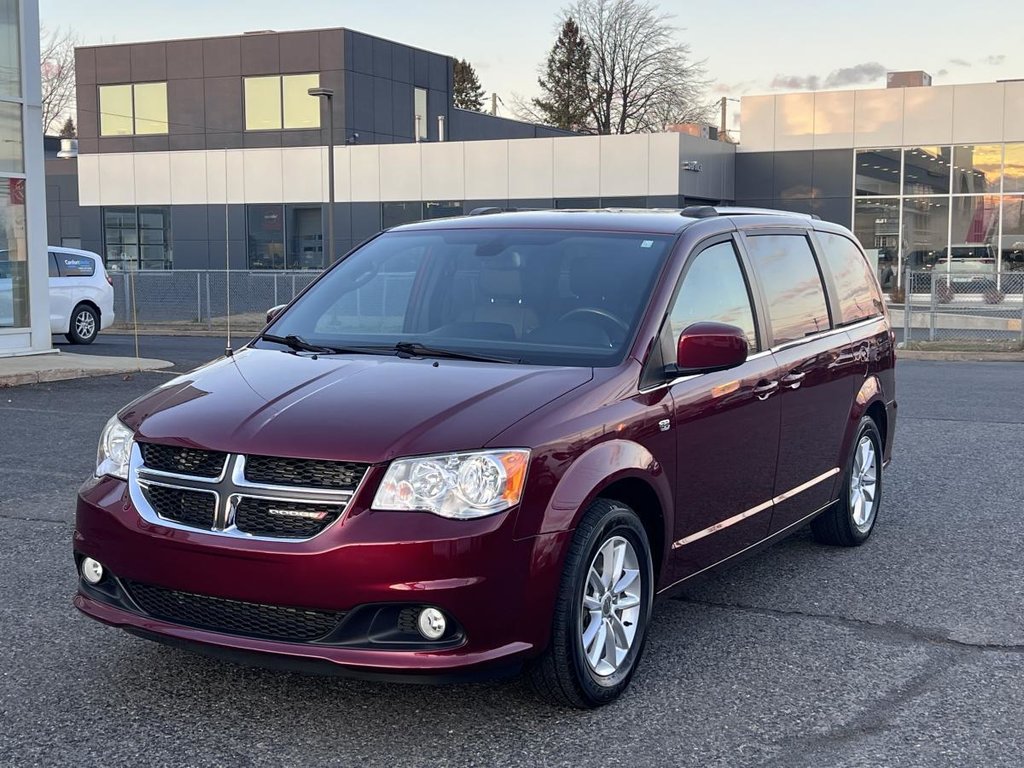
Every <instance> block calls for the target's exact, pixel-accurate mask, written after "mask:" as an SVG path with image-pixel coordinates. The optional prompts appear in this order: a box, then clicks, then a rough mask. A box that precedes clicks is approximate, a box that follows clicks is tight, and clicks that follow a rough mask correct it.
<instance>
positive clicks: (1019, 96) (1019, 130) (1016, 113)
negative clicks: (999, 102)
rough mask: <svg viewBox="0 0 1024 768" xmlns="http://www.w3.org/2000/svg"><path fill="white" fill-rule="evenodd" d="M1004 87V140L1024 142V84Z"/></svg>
mask: <svg viewBox="0 0 1024 768" xmlns="http://www.w3.org/2000/svg"><path fill="white" fill-rule="evenodd" d="M1003 85H1004V86H1005V90H1004V96H1003V140H1004V141H1024V82H1019V81H1018V82H1014V83H1004V84H1003Z"/></svg>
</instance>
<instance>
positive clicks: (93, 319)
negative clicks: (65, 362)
mask: <svg viewBox="0 0 1024 768" xmlns="http://www.w3.org/2000/svg"><path fill="white" fill-rule="evenodd" d="M99 332H100V315H99V313H98V312H97V311H96V310H95V309H93V308H92V307H90V306H89V305H88V304H79V305H78V306H77V307H75V311H74V312H72V313H71V327H70V328H69V329H68V332H67V333H66V334H64V337H65V338H66V339H67V340H68V341H70V342H71V343H72V344H92V343H93V342H94V341H96V335H97V334H98V333H99Z"/></svg>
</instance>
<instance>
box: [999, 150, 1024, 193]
mask: <svg viewBox="0 0 1024 768" xmlns="http://www.w3.org/2000/svg"><path fill="white" fill-rule="evenodd" d="M1004 163H1005V165H1004V166H1003V191H1004V192H1024V144H1007V145H1006V159H1005V161H1004Z"/></svg>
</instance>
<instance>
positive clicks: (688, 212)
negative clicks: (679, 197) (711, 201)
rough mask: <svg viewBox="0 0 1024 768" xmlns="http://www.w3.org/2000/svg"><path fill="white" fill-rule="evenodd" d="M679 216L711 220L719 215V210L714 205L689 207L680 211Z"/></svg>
mask: <svg viewBox="0 0 1024 768" xmlns="http://www.w3.org/2000/svg"><path fill="white" fill-rule="evenodd" d="M679 215H680V216H689V217H690V218H691V219H710V218H711V217H712V216H717V215H718V210H717V209H716V208H715V206H713V205H688V206H686V207H685V208H683V209H682V210H681V211H679Z"/></svg>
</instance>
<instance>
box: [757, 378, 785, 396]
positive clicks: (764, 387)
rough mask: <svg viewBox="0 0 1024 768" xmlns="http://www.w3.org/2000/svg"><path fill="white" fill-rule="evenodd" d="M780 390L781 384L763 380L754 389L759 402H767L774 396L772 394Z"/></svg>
mask: <svg viewBox="0 0 1024 768" xmlns="http://www.w3.org/2000/svg"><path fill="white" fill-rule="evenodd" d="M778 388H779V382H777V381H774V380H773V381H767V380H766V379H761V381H759V382H757V386H755V387H754V394H755V395H756V396H757V399H758V400H767V399H768V398H769V397H771V396H772V392H774V391H775V390H777V389H778Z"/></svg>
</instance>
